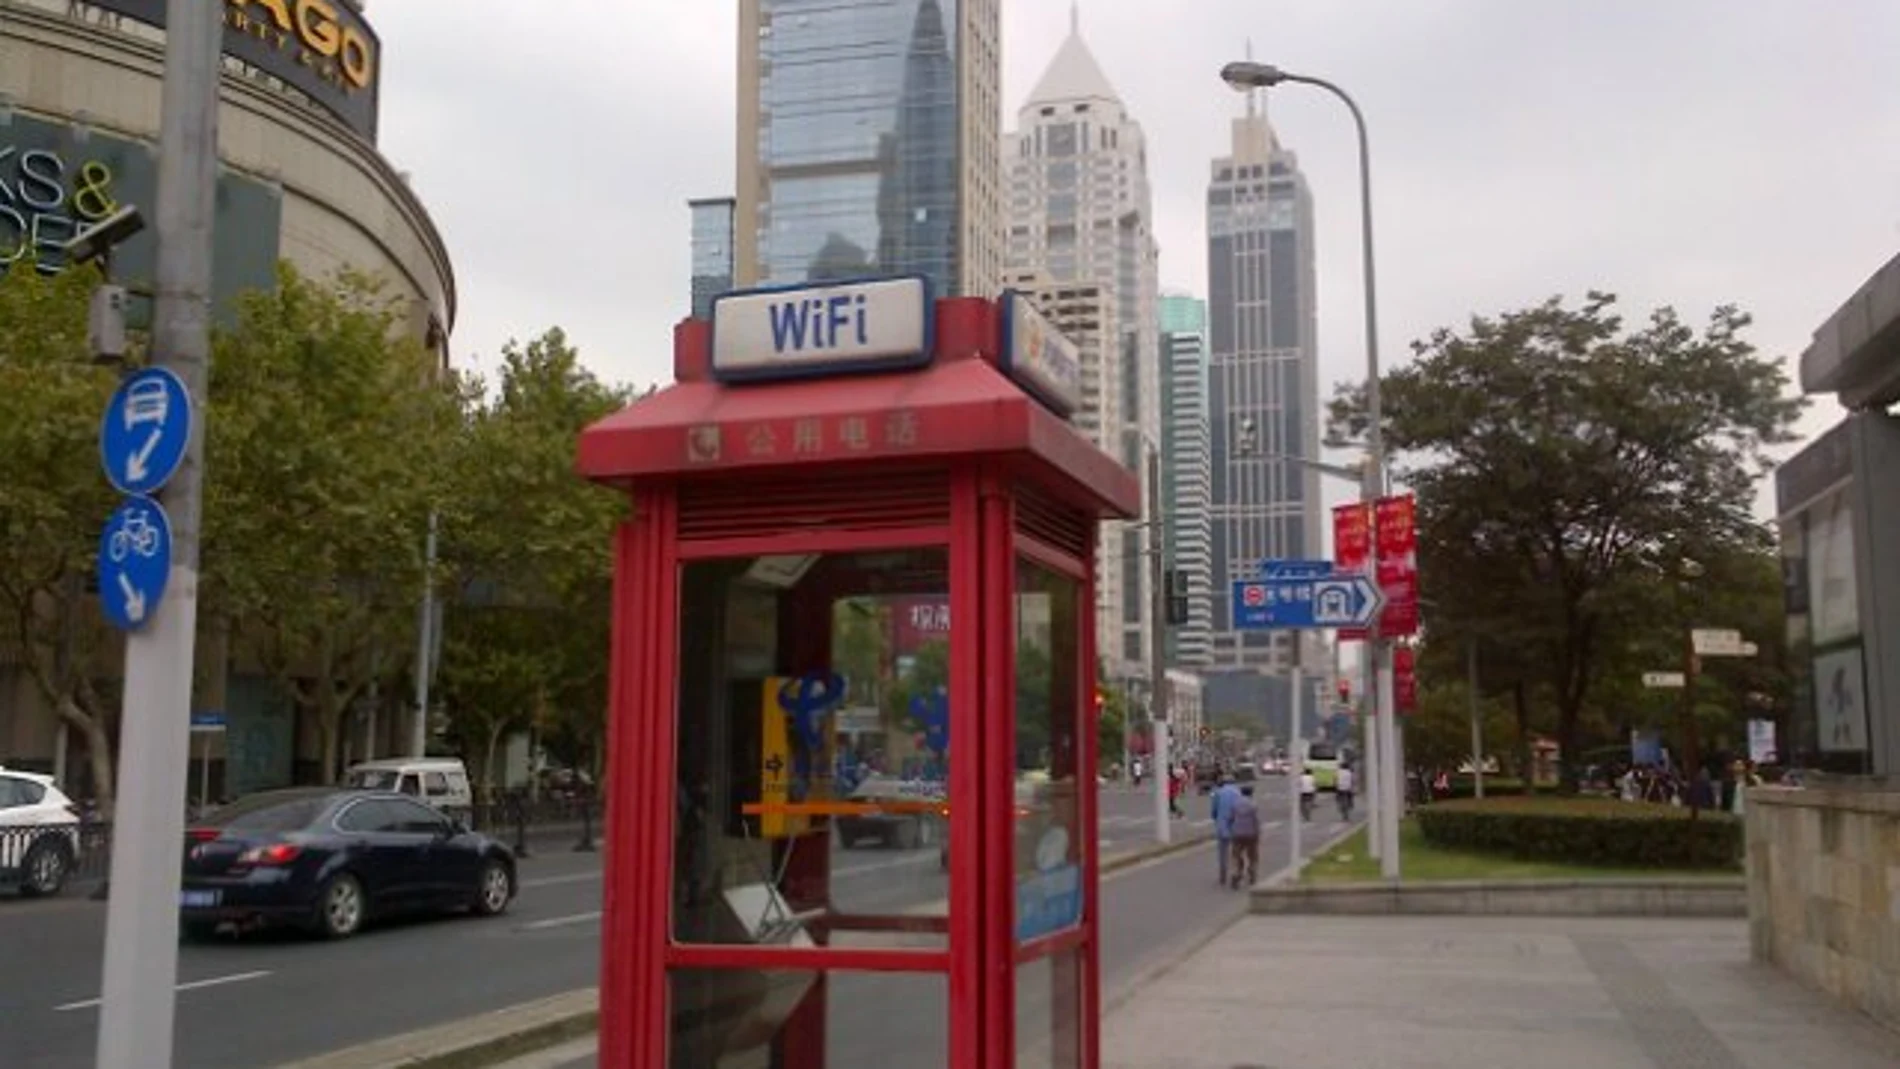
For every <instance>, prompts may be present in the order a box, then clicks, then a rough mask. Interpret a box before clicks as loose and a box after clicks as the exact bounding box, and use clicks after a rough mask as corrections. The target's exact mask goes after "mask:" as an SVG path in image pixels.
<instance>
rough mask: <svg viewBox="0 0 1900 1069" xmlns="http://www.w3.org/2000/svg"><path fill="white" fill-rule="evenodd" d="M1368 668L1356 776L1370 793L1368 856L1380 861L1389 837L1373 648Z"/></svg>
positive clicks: (1365, 679)
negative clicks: (1363, 746)
mask: <svg viewBox="0 0 1900 1069" xmlns="http://www.w3.org/2000/svg"><path fill="white" fill-rule="evenodd" d="M1364 667H1365V678H1364V679H1363V680H1362V681H1361V682H1360V687H1361V689H1362V697H1361V702H1362V703H1363V704H1364V706H1365V715H1364V716H1362V717H1361V718H1360V720H1361V723H1362V724H1363V725H1364V727H1365V740H1366V752H1365V760H1364V761H1363V762H1361V767H1360V769H1359V775H1358V776H1357V777H1356V779H1357V780H1358V786H1359V789H1360V791H1361V792H1363V793H1364V794H1365V796H1366V856H1367V857H1370V858H1372V859H1373V860H1375V861H1376V860H1379V859H1380V857H1381V856H1382V855H1383V854H1384V853H1385V836H1384V834H1383V833H1382V832H1381V831H1380V829H1382V828H1384V827H1385V781H1384V779H1383V778H1382V777H1383V775H1384V773H1383V772H1382V771H1381V770H1382V769H1384V768H1385V762H1384V760H1383V759H1382V758H1381V757H1380V755H1379V725H1378V720H1377V717H1378V709H1377V706H1378V693H1379V690H1378V687H1379V681H1378V677H1377V675H1376V674H1375V673H1374V672H1373V670H1372V652H1371V650H1370V649H1368V650H1367V651H1366V663H1365V666H1364Z"/></svg>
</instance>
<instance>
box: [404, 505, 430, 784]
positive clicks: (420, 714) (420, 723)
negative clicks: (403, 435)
mask: <svg viewBox="0 0 1900 1069" xmlns="http://www.w3.org/2000/svg"><path fill="white" fill-rule="evenodd" d="M435 525H436V513H435V510H434V509H430V510H429V541H428V543H427V545H426V546H425V548H424V549H423V564H422V619H421V622H420V623H418V624H417V626H416V719H415V722H414V723H413V724H411V725H410V734H409V756H411V757H427V756H429V677H430V676H431V675H432V674H433V673H432V672H431V671H430V670H431V669H432V668H433V667H434V661H435V641H436V636H435Z"/></svg>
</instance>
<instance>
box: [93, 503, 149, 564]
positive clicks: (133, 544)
mask: <svg viewBox="0 0 1900 1069" xmlns="http://www.w3.org/2000/svg"><path fill="white" fill-rule="evenodd" d="M106 552H107V553H108V554H109V555H110V556H111V557H112V562H113V563H114V564H117V563H119V562H120V561H122V560H124V559H125V558H126V557H127V556H129V555H131V554H132V553H137V554H138V555H139V556H141V557H150V556H151V555H153V554H154V553H157V552H158V526H157V525H156V524H154V523H153V522H152V521H151V518H150V516H149V515H148V514H147V513H145V512H144V511H138V512H129V513H127V514H126V517H125V521H124V522H123V523H121V524H119V529H118V530H116V531H114V532H112V537H111V539H110V540H109V541H108V543H107V545H106Z"/></svg>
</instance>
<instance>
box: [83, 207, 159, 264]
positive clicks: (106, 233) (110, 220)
mask: <svg viewBox="0 0 1900 1069" xmlns="http://www.w3.org/2000/svg"><path fill="white" fill-rule="evenodd" d="M144 229H145V217H144V216H141V215H140V214H139V210H138V208H136V207H134V206H133V205H130V204H127V205H125V206H124V207H122V208H120V209H119V210H117V211H115V212H113V213H112V214H111V215H108V216H106V217H105V218H104V219H101V220H99V221H98V222H97V223H95V224H93V225H92V226H90V227H87V228H86V229H85V230H83V231H81V232H80V233H79V234H78V236H76V237H74V238H73V239H72V240H71V241H69V242H67V243H66V256H67V258H68V259H70V260H72V262H73V263H76V264H83V263H87V262H89V261H91V260H96V259H98V258H99V257H101V256H104V255H105V254H106V253H108V252H111V251H112V249H113V247H114V246H116V245H122V244H124V243H125V242H126V241H129V240H130V239H131V238H132V235H134V234H137V233H138V232H139V231H141V230H144Z"/></svg>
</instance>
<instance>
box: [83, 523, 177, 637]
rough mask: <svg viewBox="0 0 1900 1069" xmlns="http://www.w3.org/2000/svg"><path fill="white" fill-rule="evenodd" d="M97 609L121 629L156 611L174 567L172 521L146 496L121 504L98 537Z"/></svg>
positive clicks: (128, 628)
mask: <svg viewBox="0 0 1900 1069" xmlns="http://www.w3.org/2000/svg"><path fill="white" fill-rule="evenodd" d="M98 566H99V608H100V610H101V611H102V612H104V613H105V617H106V619H107V620H108V621H109V622H111V624H112V626H114V627H117V628H119V629H120V630H122V631H136V630H138V629H139V628H140V627H143V626H144V625H145V624H146V622H147V621H149V620H150V619H151V617H152V614H153V613H154V612H156V611H157V610H158V603H159V600H160V599H161V598H163V597H164V596H165V584H166V581H167V580H169V579H170V578H171V570H172V525H171V520H170V519H169V518H168V517H166V515H165V510H164V508H163V507H161V506H160V505H159V503H158V502H156V501H153V500H151V499H150V498H143V497H134V498H130V499H128V500H126V501H125V502H123V503H121V504H120V505H119V507H118V508H117V509H115V510H113V513H112V516H111V517H110V518H109V519H107V520H106V527H105V531H104V532H102V533H101V534H100V536H99V561H98Z"/></svg>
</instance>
